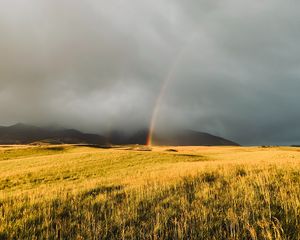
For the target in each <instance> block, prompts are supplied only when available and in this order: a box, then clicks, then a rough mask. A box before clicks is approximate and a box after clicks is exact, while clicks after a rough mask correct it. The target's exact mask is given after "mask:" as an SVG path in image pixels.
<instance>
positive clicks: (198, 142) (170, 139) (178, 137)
mask: <svg viewBox="0 0 300 240" xmlns="http://www.w3.org/2000/svg"><path fill="white" fill-rule="evenodd" d="M147 135H148V131H147V130H140V131H137V132H136V133H134V134H125V133H123V132H121V131H114V132H112V133H111V134H110V136H109V137H108V139H109V141H110V142H111V143H113V144H146V139H147ZM153 143H154V144H156V145H167V146H168V145H169V146H239V144H238V143H235V142H233V141H230V140H228V139H225V138H222V137H218V136H214V135H211V134H209V133H204V132H197V131H192V130H178V131H176V132H175V131H168V132H167V133H161V134H155V135H154V136H153Z"/></svg>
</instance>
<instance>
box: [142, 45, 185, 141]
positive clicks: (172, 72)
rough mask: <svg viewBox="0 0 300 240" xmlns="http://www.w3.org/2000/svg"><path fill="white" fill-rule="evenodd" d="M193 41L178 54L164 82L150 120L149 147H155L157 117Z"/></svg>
mask: <svg viewBox="0 0 300 240" xmlns="http://www.w3.org/2000/svg"><path fill="white" fill-rule="evenodd" d="M190 43H191V41H188V43H187V44H185V45H184V46H183V47H182V48H181V49H180V50H179V51H178V53H177V54H176V57H175V59H174V61H173V62H172V64H171V67H170V69H169V71H168V73H167V75H166V77H165V79H164V81H163V84H162V86H161V89H160V92H159V95H158V97H157V99H156V102H155V105H154V108H153V111H152V115H151V120H150V126H149V131H148V136H147V141H146V145H147V146H152V145H153V133H154V130H155V126H156V121H157V117H158V114H159V111H160V106H161V103H162V100H163V98H164V96H165V93H166V90H167V88H168V86H169V84H170V82H171V81H172V79H174V76H175V74H176V71H177V69H178V66H179V64H180V62H181V60H182V58H183V57H184V55H185V52H186V50H187V48H188V46H190Z"/></svg>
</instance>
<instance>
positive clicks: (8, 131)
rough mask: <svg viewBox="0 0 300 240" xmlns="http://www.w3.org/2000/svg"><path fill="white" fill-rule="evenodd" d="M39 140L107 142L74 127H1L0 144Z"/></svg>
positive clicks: (98, 136) (72, 142) (23, 125)
mask: <svg viewBox="0 0 300 240" xmlns="http://www.w3.org/2000/svg"><path fill="white" fill-rule="evenodd" d="M37 141H45V142H49V143H51V142H53V143H70V144H76V143H88V144H106V143H107V141H106V138H105V137H103V136H100V135H96V134H86V133H82V132H80V131H77V130H74V129H62V130H53V129H48V128H40V127H35V126H30V125H25V124H21V123H18V124H15V125H13V126H9V127H0V144H29V143H33V142H37Z"/></svg>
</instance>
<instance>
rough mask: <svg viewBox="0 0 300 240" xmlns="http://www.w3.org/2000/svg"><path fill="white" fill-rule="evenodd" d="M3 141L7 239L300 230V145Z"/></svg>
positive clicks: (0, 235) (2, 206)
mask: <svg viewBox="0 0 300 240" xmlns="http://www.w3.org/2000/svg"><path fill="white" fill-rule="evenodd" d="M149 150H150V149H147V151H144V149H143V148H142V149H141V150H140V149H139V148H138V147H126V148H115V149H97V148H90V147H87V146H70V145H64V146H20V147H10V146H7V147H0V239H300V152H299V149H298V148H287V147H273V148H256V147H251V148H241V147H172V148H171V150H170V148H164V147H155V148H153V149H152V151H149Z"/></svg>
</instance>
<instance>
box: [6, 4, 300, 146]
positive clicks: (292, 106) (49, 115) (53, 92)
mask: <svg viewBox="0 0 300 240" xmlns="http://www.w3.org/2000/svg"><path fill="white" fill-rule="evenodd" d="M299 9H300V2H299V1H295V0H293V1H292V0H287V1H282V0H243V1H240V0H185V1H182V0H110V1H104V0H84V1H82V0H9V1H5V0H3V1H0V125H10V124H14V123H17V122H23V123H29V124H35V125H40V126H41V125H51V124H58V125H60V126H64V127H72V128H77V129H80V130H83V131H87V132H97V133H102V132H107V131H111V130H114V129H122V130H126V131H135V130H138V129H141V128H145V127H148V126H149V124H150V121H151V116H152V113H153V109H154V108H155V107H157V106H156V102H157V98H158V96H159V95H160V93H161V88H162V86H163V85H164V83H166V79H167V78H168V76H169V80H168V81H167V87H166V90H165V91H164V93H163V97H162V98H161V101H160V103H159V111H158V114H157V119H156V120H157V121H156V128H157V129H163V128H165V127H173V128H174V129H193V130H197V131H203V132H209V133H211V134H216V135H219V136H222V137H225V138H229V139H231V140H234V141H236V142H238V143H240V144H249V145H251V144H297V143H298V144H299V143H300V111H299V107H298V106H299V103H300V94H299V89H300V44H299V43H300V30H299V25H300V15H299ZM157 131H158V130H157Z"/></svg>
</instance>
